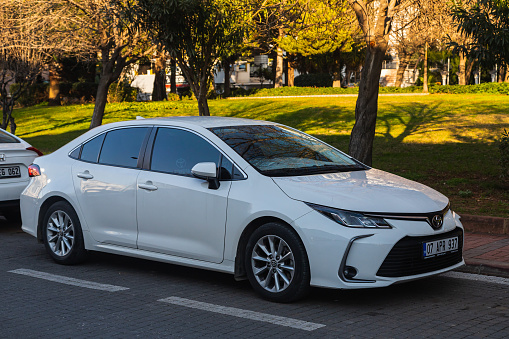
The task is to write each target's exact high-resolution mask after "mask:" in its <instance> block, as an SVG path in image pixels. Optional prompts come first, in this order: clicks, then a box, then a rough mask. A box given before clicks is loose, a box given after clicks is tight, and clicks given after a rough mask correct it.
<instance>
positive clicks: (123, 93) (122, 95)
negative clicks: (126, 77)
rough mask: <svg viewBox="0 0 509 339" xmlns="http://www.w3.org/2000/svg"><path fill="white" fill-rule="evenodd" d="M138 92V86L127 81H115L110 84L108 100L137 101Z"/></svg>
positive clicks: (111, 101)
mask: <svg viewBox="0 0 509 339" xmlns="http://www.w3.org/2000/svg"><path fill="white" fill-rule="evenodd" d="M137 94H138V89H137V88H136V87H132V86H131V85H129V84H128V83H126V82H120V83H118V82H114V83H112V84H111V85H110V88H109V89H108V99H107V100H108V102H109V103H113V102H124V101H127V102H132V101H136V95H137Z"/></svg>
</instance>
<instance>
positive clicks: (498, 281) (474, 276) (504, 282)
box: [442, 272, 509, 286]
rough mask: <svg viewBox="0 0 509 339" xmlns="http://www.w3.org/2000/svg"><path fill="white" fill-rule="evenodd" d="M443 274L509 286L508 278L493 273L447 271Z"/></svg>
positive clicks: (449, 276)
mask: <svg viewBox="0 0 509 339" xmlns="http://www.w3.org/2000/svg"><path fill="white" fill-rule="evenodd" d="M442 276H444V277H448V278H455V279H466V280H473V281H481V282H488V283H494V284H500V285H507V286H509V279H508V278H501V277H494V276H491V275H481V274H472V273H463V272H447V273H443V274H442Z"/></svg>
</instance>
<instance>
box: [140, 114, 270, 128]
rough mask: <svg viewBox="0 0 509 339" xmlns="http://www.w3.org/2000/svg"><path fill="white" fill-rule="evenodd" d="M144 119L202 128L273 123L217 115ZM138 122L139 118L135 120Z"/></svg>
mask: <svg viewBox="0 0 509 339" xmlns="http://www.w3.org/2000/svg"><path fill="white" fill-rule="evenodd" d="M143 120H144V121H147V122H149V121H153V122H157V123H162V124H166V123H167V124H188V125H195V126H200V127H203V128H213V127H226V126H245V125H275V124H274V123H273V122H270V121H263V120H252V119H242V118H231V117H217V116H176V117H160V118H149V119H143ZM137 121H138V122H139V121H140V120H137Z"/></svg>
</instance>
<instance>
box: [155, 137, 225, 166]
mask: <svg viewBox="0 0 509 339" xmlns="http://www.w3.org/2000/svg"><path fill="white" fill-rule="evenodd" d="M220 161H221V153H220V152H219V151H218V150H217V149H216V148H215V147H214V146H212V145H211V144H210V143H209V142H208V141H206V140H205V139H203V138H202V137H200V136H198V135H196V134H194V133H191V132H188V131H184V130H180V129H174V128H159V129H158V130H157V135H156V138H155V141H154V147H153V149H152V160H151V165H150V169H151V170H153V171H157V172H164V173H170V174H177V175H184V176H192V173H191V169H192V168H193V167H194V165H196V164H197V163H199V162H213V163H215V164H216V166H219V164H220Z"/></svg>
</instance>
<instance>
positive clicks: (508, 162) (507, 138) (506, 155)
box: [498, 129, 509, 178]
mask: <svg viewBox="0 0 509 339" xmlns="http://www.w3.org/2000/svg"><path fill="white" fill-rule="evenodd" d="M498 148H499V149H500V166H501V167H502V177H503V178H509V133H508V132H507V130H506V129H504V132H502V138H501V139H500V144H499V146H498Z"/></svg>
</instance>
